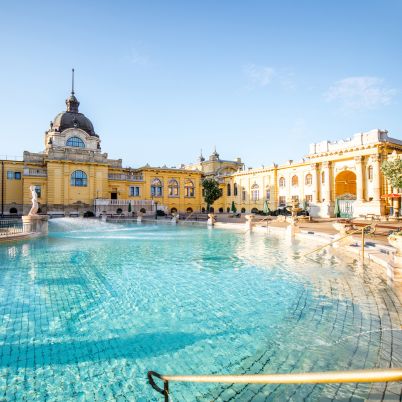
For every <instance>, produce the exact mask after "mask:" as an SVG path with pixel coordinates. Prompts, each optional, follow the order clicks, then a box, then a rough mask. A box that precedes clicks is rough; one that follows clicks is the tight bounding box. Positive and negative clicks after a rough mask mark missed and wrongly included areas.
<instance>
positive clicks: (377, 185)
mask: <svg viewBox="0 0 402 402" xmlns="http://www.w3.org/2000/svg"><path fill="white" fill-rule="evenodd" d="M371 162H372V166H373V195H374V197H373V200H374V201H381V155H378V154H377V155H372V156H371Z"/></svg>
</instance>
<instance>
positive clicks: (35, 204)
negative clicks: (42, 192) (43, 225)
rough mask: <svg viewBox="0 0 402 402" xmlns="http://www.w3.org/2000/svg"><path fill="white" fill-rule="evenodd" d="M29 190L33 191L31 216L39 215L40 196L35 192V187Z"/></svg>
mask: <svg viewBox="0 0 402 402" xmlns="http://www.w3.org/2000/svg"><path fill="white" fill-rule="evenodd" d="M29 189H30V190H31V194H32V207H31V210H30V211H29V214H28V215H29V216H32V215H38V208H39V205H38V194H37V192H36V190H35V186H29Z"/></svg>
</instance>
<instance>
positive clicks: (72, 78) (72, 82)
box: [71, 69, 74, 95]
mask: <svg viewBox="0 0 402 402" xmlns="http://www.w3.org/2000/svg"><path fill="white" fill-rule="evenodd" d="M71 95H74V69H72V70H71Z"/></svg>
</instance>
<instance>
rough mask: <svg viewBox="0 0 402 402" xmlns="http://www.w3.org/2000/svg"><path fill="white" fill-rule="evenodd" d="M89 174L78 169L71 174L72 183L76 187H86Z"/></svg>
mask: <svg viewBox="0 0 402 402" xmlns="http://www.w3.org/2000/svg"><path fill="white" fill-rule="evenodd" d="M87 184H88V183H87V175H86V173H85V172H83V171H82V170H76V171H75V172H73V173H72V174H71V185H72V186H74V187H86V186H87Z"/></svg>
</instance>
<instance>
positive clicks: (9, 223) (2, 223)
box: [0, 219, 23, 237]
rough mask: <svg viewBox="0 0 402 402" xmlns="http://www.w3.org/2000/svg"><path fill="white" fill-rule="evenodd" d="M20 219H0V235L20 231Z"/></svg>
mask: <svg viewBox="0 0 402 402" xmlns="http://www.w3.org/2000/svg"><path fill="white" fill-rule="evenodd" d="M22 232H23V228H22V220H21V219H0V237H6V236H10V235H14V234H17V233H22Z"/></svg>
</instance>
